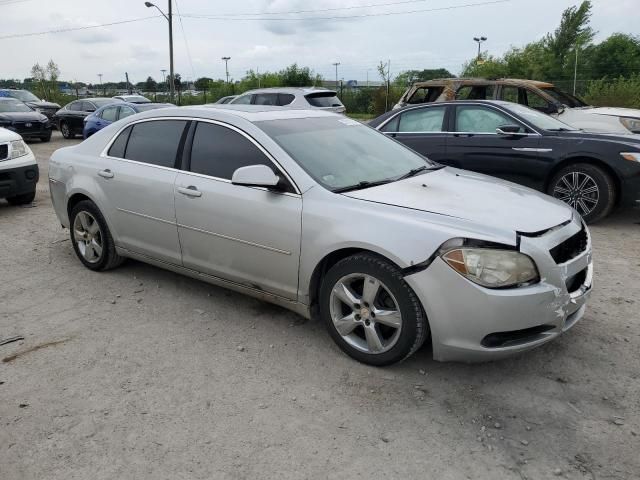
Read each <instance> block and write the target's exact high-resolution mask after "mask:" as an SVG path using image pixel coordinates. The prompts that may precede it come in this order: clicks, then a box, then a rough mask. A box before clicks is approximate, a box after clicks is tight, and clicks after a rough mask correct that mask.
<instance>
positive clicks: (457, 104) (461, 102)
mask: <svg viewBox="0 0 640 480" xmlns="http://www.w3.org/2000/svg"><path fill="white" fill-rule="evenodd" d="M431 105H433V106H431ZM449 105H453V106H454V107H477V106H483V107H487V108H492V109H494V110H497V111H498V112H500V113H503V114H505V115H507V116H509V117H511V118H512V119H514V120H516V121H517V122H518V123H521V124H523V125H525V126H526V127H527V128H530V129H531V130H533V132H534V133H526V134H522V136H525V135H527V136H533V137H536V136H537V137H541V136H542V134H541V133H540V132H539V131H538V130H537V129H535V128H533V127H532V126H531V124H530V123H528V122H525V121H522V120H520V119H519V118H516V117H514V116H513V115H512V114H511V113H510V112H508V111H506V110H502V109H501V108H498V107H497V106H496V105H491V104H488V103H478V104H473V103H471V104H470V103H465V102H464V100H459V101H457V102H431V103H430V104H427V105H416V106H415V107H411V108H406V109H404V110H401V111H399V112H398V113H396V114H395V115H391V116H390V117H389V118H387V119H386V120H385V121H384V122H382V123H381V124H380V125H378V126H377V127H376V130H378V131H380V132H381V133H387V134H389V133H420V134H425V133H451V134H457V135H497V133H491V132H448V131H445V130H443V131H441V132H382V130H381V129H382V128H383V127H384V126H385V125H386V124H387V123H389V122H391V120H393V119H394V118H396V117H397V116H398V115H401V114H403V113H405V112H409V111H411V110H416V109H419V108H437V107H447V106H449ZM525 106H526V105H525ZM399 124H400V122H398V125H399Z"/></svg>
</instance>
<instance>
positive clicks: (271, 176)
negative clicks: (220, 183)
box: [231, 165, 280, 188]
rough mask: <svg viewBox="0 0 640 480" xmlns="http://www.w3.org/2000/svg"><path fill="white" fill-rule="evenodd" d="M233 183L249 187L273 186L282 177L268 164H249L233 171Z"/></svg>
mask: <svg viewBox="0 0 640 480" xmlns="http://www.w3.org/2000/svg"><path fill="white" fill-rule="evenodd" d="M231 183H233V184H234V185H245V186H247V187H267V188H273V187H275V186H277V185H278V183H280V177H278V176H277V175H276V174H275V173H273V170H271V169H270V168H269V167H267V166H266V165H249V166H248V167H240V168H239V169H237V170H236V171H235V172H233V176H232V177H231Z"/></svg>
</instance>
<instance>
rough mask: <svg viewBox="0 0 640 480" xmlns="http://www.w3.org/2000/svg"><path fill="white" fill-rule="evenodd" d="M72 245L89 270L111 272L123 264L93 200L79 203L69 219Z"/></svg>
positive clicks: (105, 223) (122, 259)
mask: <svg viewBox="0 0 640 480" xmlns="http://www.w3.org/2000/svg"><path fill="white" fill-rule="evenodd" d="M69 219H70V221H71V223H70V225H71V227H70V229H69V231H70V236H71V243H72V244H73V249H74V250H75V252H76V255H77V256H78V258H79V259H80V261H81V262H82V264H83V265H84V266H85V267H87V268H88V269H89V270H95V271H104V270H110V269H112V268H115V267H117V266H119V265H120V264H122V262H123V261H124V258H123V257H121V256H120V255H118V254H117V253H116V247H115V244H114V242H113V237H112V236H111V232H110V231H109V227H108V226H107V222H106V221H105V219H104V217H103V216H102V213H101V212H100V209H98V207H97V206H96V204H95V203H93V202H92V201H91V200H83V201H82V202H78V204H77V205H76V206H74V207H73V209H72V210H71V215H70V217H69Z"/></svg>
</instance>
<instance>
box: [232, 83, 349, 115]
mask: <svg viewBox="0 0 640 480" xmlns="http://www.w3.org/2000/svg"><path fill="white" fill-rule="evenodd" d="M229 103H230V104H231V105H268V106H277V107H287V108H304V109H308V108H312V109H316V108H318V109H320V110H327V111H329V112H335V113H345V111H346V108H345V107H344V105H343V104H342V102H341V101H340V99H339V98H338V94H337V93H336V92H335V91H333V90H327V89H326V88H318V87H304V88H303V87H277V88H259V89H256V90H249V91H248V92H245V93H243V94H242V95H238V96H237V97H236V98H234V99H233V100H231V101H230V102H229Z"/></svg>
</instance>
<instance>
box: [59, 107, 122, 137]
mask: <svg viewBox="0 0 640 480" xmlns="http://www.w3.org/2000/svg"><path fill="white" fill-rule="evenodd" d="M117 102H122V100H119V99H114V98H84V99H82V100H74V101H73V102H69V103H67V104H66V105H65V106H64V107H62V108H61V109H60V110H58V111H57V112H56V115H55V117H54V121H55V123H56V125H57V127H58V129H59V130H60V132H61V133H62V136H63V137H64V138H74V137H75V136H76V135H82V131H83V130H84V119H85V117H86V116H87V115H89V114H91V113H93V112H95V111H96V110H97V109H98V108H100V107H103V106H105V105H110V104H112V103H117Z"/></svg>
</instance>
